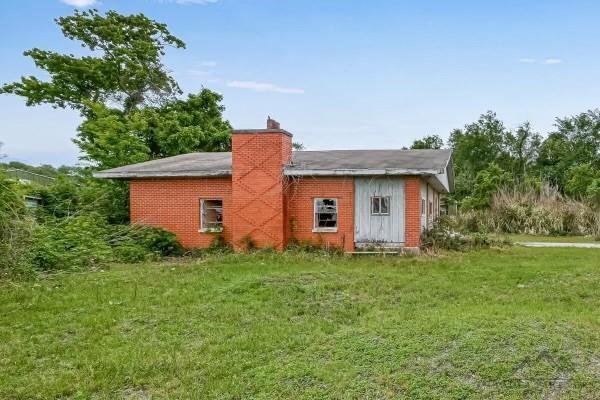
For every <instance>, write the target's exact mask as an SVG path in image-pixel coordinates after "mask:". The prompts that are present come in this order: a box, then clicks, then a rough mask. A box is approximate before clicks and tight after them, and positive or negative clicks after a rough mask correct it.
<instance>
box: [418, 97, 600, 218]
mask: <svg viewBox="0 0 600 400" xmlns="http://www.w3.org/2000/svg"><path fill="white" fill-rule="evenodd" d="M443 146H444V142H443V140H442V139H441V138H440V137H439V136H436V135H432V136H427V137H425V138H423V139H420V140H416V141H415V142H414V143H413V145H412V148H441V147H443ZM446 146H447V147H448V148H451V149H452V150H453V161H454V170H455V174H456V180H455V182H456V191H455V193H453V194H452V195H451V196H450V197H449V200H450V201H453V202H456V203H457V204H458V206H459V208H461V209H463V210H465V209H484V208H487V207H490V206H491V205H492V200H493V196H494V194H495V193H497V192H498V191H499V190H500V189H516V190H517V191H519V190H520V191H530V190H532V189H533V190H536V189H537V190H540V189H541V188H542V187H544V186H551V187H554V188H556V189H557V190H558V192H559V193H561V194H563V195H565V196H569V197H571V198H572V199H575V200H581V201H584V202H586V203H588V204H589V205H590V206H592V207H596V208H597V207H598V206H600V110H598V109H595V110H589V111H587V112H583V113H581V114H578V115H574V116H570V117H564V118H557V119H556V123H555V129H554V130H553V131H552V132H550V133H549V134H548V135H547V136H545V137H544V136H542V135H541V134H539V133H538V132H535V131H534V130H533V129H532V127H531V126H530V124H529V123H523V124H521V125H520V126H518V127H517V128H516V129H508V128H507V127H506V126H505V125H504V124H503V123H502V121H500V120H499V119H498V117H497V116H496V114H495V113H494V112H491V111H489V112H487V113H485V114H483V115H481V116H480V117H479V119H478V120H477V121H475V122H473V123H470V124H467V125H465V126H464V128H462V129H455V130H453V131H452V132H451V133H450V137H449V139H448V141H447V143H446Z"/></svg>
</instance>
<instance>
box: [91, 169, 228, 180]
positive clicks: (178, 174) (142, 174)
mask: <svg viewBox="0 0 600 400" xmlns="http://www.w3.org/2000/svg"><path fill="white" fill-rule="evenodd" d="M93 176H94V178H100V179H150V178H216V177H222V176H231V170H230V169H229V170H227V169H224V170H211V171H168V172H162V171H139V172H110V171H101V172H95V173H94V174H93Z"/></svg>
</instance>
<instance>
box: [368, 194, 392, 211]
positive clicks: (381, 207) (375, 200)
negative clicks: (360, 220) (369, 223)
mask: <svg viewBox="0 0 600 400" xmlns="http://www.w3.org/2000/svg"><path fill="white" fill-rule="evenodd" d="M371 215H390V197H389V196H373V197H371Z"/></svg>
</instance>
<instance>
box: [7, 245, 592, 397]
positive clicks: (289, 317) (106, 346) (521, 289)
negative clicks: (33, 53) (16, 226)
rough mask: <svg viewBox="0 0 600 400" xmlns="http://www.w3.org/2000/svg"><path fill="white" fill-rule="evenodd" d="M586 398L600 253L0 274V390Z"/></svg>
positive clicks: (514, 251)
mask: <svg viewBox="0 0 600 400" xmlns="http://www.w3.org/2000/svg"><path fill="white" fill-rule="evenodd" d="M57 397H58V398H95V399H96V398H97V399H102V398H132V399H138V398H139V399H142V398H220V399H242V398H244V399H245V398H259V399H273V398H292V399H303V398H315V399H321V398H338V399H341V398H344V399H346V398H410V399H431V398H447V399H464V398H480V399H490V398H506V399H508V398H510V399H521V398H531V399H542V398H544V399H556V398H567V399H568V398H570V399H582V398H583V399H586V398H587V399H598V398H599V397H600V251H598V250H594V249H556V248H552V249H531V248H511V249H507V250H489V251H481V252H474V253H469V254H453V255H446V256H440V257H437V258H428V257H417V258H402V257H386V258H383V257H363V258H360V257H359V258H343V257H332V258H328V257H317V256H311V255H290V254H285V255H271V254H262V255H261V254H259V255H250V256H236V255H233V256H226V257H221V258H215V259H209V260H205V261H203V262H195V263H183V264H178V265H177V264H161V265H136V266H128V265H125V266H115V267H113V268H111V269H110V270H108V271H105V272H86V273H77V274H75V273H73V274H64V275H61V276H54V277H51V278H47V279H43V280H40V281H38V282H18V283H9V282H5V283H1V284H0V398H3V399H10V398H27V399H29V398H57Z"/></svg>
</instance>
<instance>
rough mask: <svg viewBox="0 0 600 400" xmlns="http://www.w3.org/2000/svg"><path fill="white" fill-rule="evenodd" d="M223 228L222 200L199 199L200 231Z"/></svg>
mask: <svg viewBox="0 0 600 400" xmlns="http://www.w3.org/2000/svg"><path fill="white" fill-rule="evenodd" d="M222 230H223V200H220V199H211V200H208V199H207V200H204V199H203V200H200V231H201V232H221V231H222Z"/></svg>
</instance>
